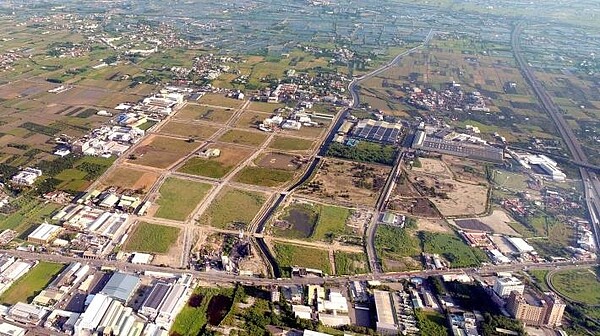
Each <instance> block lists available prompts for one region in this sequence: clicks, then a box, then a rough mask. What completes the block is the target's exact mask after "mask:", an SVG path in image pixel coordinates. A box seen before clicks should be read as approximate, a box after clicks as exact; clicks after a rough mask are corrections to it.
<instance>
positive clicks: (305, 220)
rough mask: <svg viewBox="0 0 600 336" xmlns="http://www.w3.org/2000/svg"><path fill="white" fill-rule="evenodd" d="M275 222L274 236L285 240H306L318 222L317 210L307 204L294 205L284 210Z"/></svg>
mask: <svg viewBox="0 0 600 336" xmlns="http://www.w3.org/2000/svg"><path fill="white" fill-rule="evenodd" d="M279 218H280V219H279V220H277V221H275V223H274V224H273V229H274V231H275V234H276V235H278V236H281V237H287V238H300V239H303V238H308V237H310V236H311V235H312V234H313V232H314V228H315V225H316V224H317V221H318V220H319V209H318V207H315V206H313V205H312V204H309V203H295V204H292V205H290V206H288V207H287V208H285V210H284V212H283V214H282V215H281V216H280V217H279Z"/></svg>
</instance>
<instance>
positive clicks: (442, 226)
mask: <svg viewBox="0 0 600 336" xmlns="http://www.w3.org/2000/svg"><path fill="white" fill-rule="evenodd" d="M417 227H418V228H419V230H423V231H429V232H450V229H449V228H448V225H447V224H446V221H444V220H443V219H428V218H419V219H418V220H417Z"/></svg>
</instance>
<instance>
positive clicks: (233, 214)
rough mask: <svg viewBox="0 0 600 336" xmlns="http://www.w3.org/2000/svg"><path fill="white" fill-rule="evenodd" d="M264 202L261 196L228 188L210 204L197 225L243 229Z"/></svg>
mask: <svg viewBox="0 0 600 336" xmlns="http://www.w3.org/2000/svg"><path fill="white" fill-rule="evenodd" d="M264 202H265V197H264V195H263V194H260V193H256V192H252V191H246V190H239V189H233V188H228V189H225V190H223V191H222V192H221V194H220V195H219V196H218V197H217V199H216V200H214V201H213V202H212V203H211V205H210V206H209V207H208V209H207V210H206V211H205V212H204V213H203V214H202V216H201V217H200V220H199V223H200V224H202V225H211V226H214V227H216V228H220V229H245V228H246V227H247V226H248V224H250V222H252V220H253V219H254V217H255V216H256V214H257V213H258V212H259V211H260V208H261V207H262V205H263V204H264Z"/></svg>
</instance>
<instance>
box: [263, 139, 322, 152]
mask: <svg viewBox="0 0 600 336" xmlns="http://www.w3.org/2000/svg"><path fill="white" fill-rule="evenodd" d="M313 146H314V141H311V140H306V139H299V138H291V137H283V136H276V137H275V138H274V139H273V140H272V141H271V142H270V143H269V148H272V149H278V150H282V151H307V150H309V149H311V148H312V147H313Z"/></svg>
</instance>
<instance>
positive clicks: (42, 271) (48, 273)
mask: <svg viewBox="0 0 600 336" xmlns="http://www.w3.org/2000/svg"><path fill="white" fill-rule="evenodd" d="M64 266H65V265H63V264H55V263H51V262H46V261H40V262H39V263H38V264H37V265H35V266H34V267H32V268H31V269H30V270H29V272H27V274H25V275H23V276H22V277H21V278H19V279H17V281H15V282H14V283H13V284H12V285H11V286H10V287H9V288H8V289H7V290H6V292H4V293H3V294H2V295H1V296H0V302H2V303H3V304H7V305H13V304H15V303H17V302H31V301H32V300H33V298H34V297H35V296H36V295H38V294H39V293H40V292H41V291H42V289H44V288H45V287H46V286H47V285H48V284H49V283H50V282H51V281H52V279H54V277H55V276H56V275H58V274H59V273H60V271H61V270H62V269H63V267H64Z"/></svg>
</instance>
